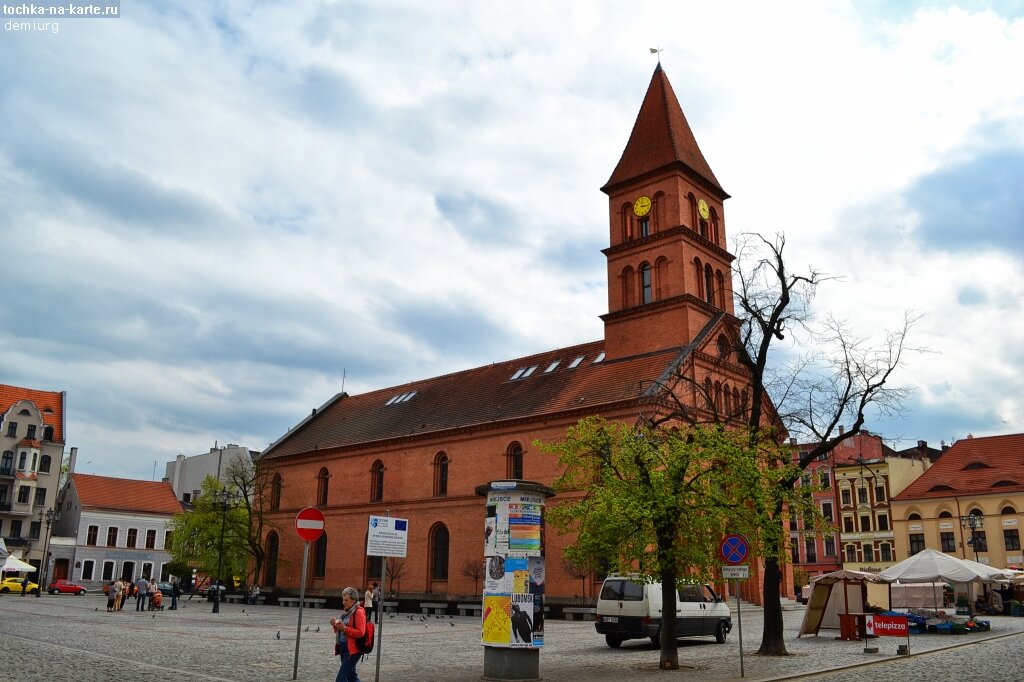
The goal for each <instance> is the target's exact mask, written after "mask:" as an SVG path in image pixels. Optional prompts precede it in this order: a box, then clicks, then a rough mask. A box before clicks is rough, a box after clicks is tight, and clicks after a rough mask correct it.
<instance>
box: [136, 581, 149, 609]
mask: <svg viewBox="0 0 1024 682" xmlns="http://www.w3.org/2000/svg"><path fill="white" fill-rule="evenodd" d="M135 590H136V593H135V610H136V611H145V610H146V597H148V596H149V581H148V580H146V576H142V577H141V578H139V580H138V582H137V583H135Z"/></svg>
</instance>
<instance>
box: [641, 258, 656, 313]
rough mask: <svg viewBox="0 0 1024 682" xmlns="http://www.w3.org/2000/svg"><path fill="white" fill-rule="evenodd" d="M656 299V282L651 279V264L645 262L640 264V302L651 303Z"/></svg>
mask: <svg viewBox="0 0 1024 682" xmlns="http://www.w3.org/2000/svg"><path fill="white" fill-rule="evenodd" d="M652 301H654V283H653V282H652V281H651V265H650V264H649V263H643V264H641V265H640V302H641V303H651V302H652Z"/></svg>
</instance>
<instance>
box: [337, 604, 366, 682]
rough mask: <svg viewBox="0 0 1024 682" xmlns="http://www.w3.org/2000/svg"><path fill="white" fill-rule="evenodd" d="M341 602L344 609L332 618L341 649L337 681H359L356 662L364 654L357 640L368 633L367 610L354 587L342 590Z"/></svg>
mask: <svg viewBox="0 0 1024 682" xmlns="http://www.w3.org/2000/svg"><path fill="white" fill-rule="evenodd" d="M341 603H342V606H343V607H344V611H342V612H341V617H340V618H331V627H333V628H334V631H335V632H337V633H338V645H339V649H341V668H340V669H339V670H338V677H337V678H335V682H359V675H358V674H357V673H356V664H357V663H359V659H360V658H362V656H363V654H362V652H360V651H359V647H358V646H356V640H357V639H359V638H361V637H363V636H364V635H365V634H366V611H364V610H363V607H362V605H360V603H359V592H357V591H356V588H354V587H346V588H345V589H344V590H342V591H341Z"/></svg>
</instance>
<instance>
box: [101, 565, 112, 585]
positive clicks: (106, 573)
mask: <svg viewBox="0 0 1024 682" xmlns="http://www.w3.org/2000/svg"><path fill="white" fill-rule="evenodd" d="M113 579H114V562H113V561H104V562H103V582H105V583H109V582H110V581H111V580H113Z"/></svg>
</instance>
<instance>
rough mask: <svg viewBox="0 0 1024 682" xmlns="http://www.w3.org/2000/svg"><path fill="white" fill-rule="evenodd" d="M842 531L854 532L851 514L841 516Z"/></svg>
mask: <svg viewBox="0 0 1024 682" xmlns="http://www.w3.org/2000/svg"><path fill="white" fill-rule="evenodd" d="M843 532H844V533H853V532H855V531H854V530H853V517H852V516H844V517H843Z"/></svg>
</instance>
